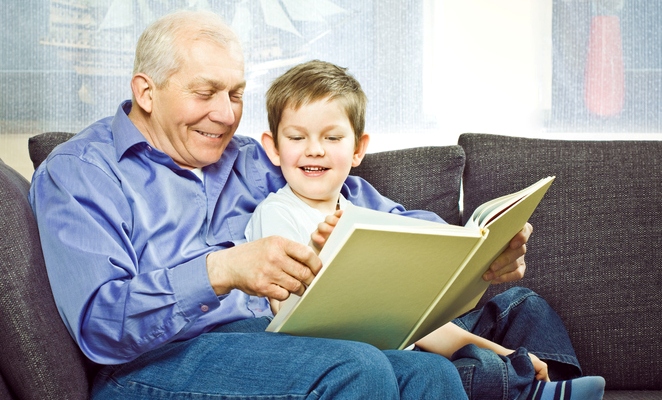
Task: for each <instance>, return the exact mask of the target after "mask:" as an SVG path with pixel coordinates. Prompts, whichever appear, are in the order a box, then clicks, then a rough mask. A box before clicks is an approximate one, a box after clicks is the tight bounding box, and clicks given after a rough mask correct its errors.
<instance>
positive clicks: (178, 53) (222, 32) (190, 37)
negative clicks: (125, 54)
mask: <svg viewBox="0 0 662 400" xmlns="http://www.w3.org/2000/svg"><path fill="white" fill-rule="evenodd" d="M195 40H208V41H211V42H213V43H216V44H218V45H219V46H221V47H223V48H225V49H228V50H230V51H234V52H236V53H237V56H238V57H243V56H242V51H241V44H240V42H239V38H238V37H237V35H236V34H235V33H234V32H233V31H232V29H231V28H230V27H229V26H228V25H227V24H226V22H225V21H224V20H223V18H222V17H221V16H220V15H218V14H216V13H214V12H211V11H176V12H174V13H171V14H167V15H165V16H163V17H161V18H159V19H158V20H156V21H154V22H153V23H152V24H150V25H149V26H148V27H147V28H146V29H145V31H144V32H143V33H142V35H140V38H139V39H138V43H137V45H136V58H135V60H134V63H133V74H134V75H135V74H136V73H143V74H145V75H147V76H149V77H150V78H151V79H152V81H154V84H155V85H156V86H158V87H163V86H164V85H166V84H167V82H168V79H169V78H170V76H172V74H174V73H176V72H177V71H178V70H179V69H180V68H181V66H182V63H183V62H184V61H185V60H184V59H183V52H182V50H183V49H184V48H185V45H186V43H187V42H190V41H195Z"/></svg>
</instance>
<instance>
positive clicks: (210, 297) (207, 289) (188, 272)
mask: <svg viewBox="0 0 662 400" xmlns="http://www.w3.org/2000/svg"><path fill="white" fill-rule="evenodd" d="M168 273H169V275H170V277H169V279H170V282H171V283H172V288H173V290H174V292H175V299H176V301H177V305H178V307H179V309H180V311H181V312H182V313H183V314H184V316H185V317H186V318H187V319H189V320H191V319H196V318H198V317H200V316H202V315H204V314H206V313H208V312H209V311H212V310H214V309H216V308H218V307H219V306H220V304H221V302H220V298H219V296H217V295H216V293H214V289H212V287H211V283H210V282H209V275H208V274H207V255H206V254H203V255H202V256H200V257H197V258H194V259H193V260H191V261H188V262H186V263H184V264H181V265H178V266H176V267H174V268H171V269H169V270H168Z"/></svg>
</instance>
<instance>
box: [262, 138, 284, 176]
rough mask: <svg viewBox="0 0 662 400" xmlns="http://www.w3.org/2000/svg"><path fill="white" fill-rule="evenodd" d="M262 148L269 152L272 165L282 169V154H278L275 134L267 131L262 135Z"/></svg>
mask: <svg viewBox="0 0 662 400" xmlns="http://www.w3.org/2000/svg"><path fill="white" fill-rule="evenodd" d="M262 147H264V151H266V152H267V156H269V159H270V160H271V163H272V164H273V165H275V166H277V167H280V154H279V153H278V148H276V143H275V142H274V137H273V133H271V132H269V131H267V132H264V133H263V134H262Z"/></svg>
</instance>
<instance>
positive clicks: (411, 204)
mask: <svg viewBox="0 0 662 400" xmlns="http://www.w3.org/2000/svg"><path fill="white" fill-rule="evenodd" d="M463 170H464V151H463V150H462V148H461V147H460V146H457V145H454V146H437V147H417V148H409V149H400V150H392V151H384V152H380V153H370V154H366V156H365V158H364V159H363V162H362V163H361V165H359V166H358V167H356V168H354V169H352V172H351V173H352V175H358V176H361V177H362V178H364V179H365V180H367V181H368V182H370V183H371V184H372V185H373V186H374V187H375V188H376V189H377V190H378V191H379V193H381V194H382V195H384V196H386V197H388V198H390V199H391V200H394V201H396V202H398V203H400V204H402V205H403V206H405V207H406V208H407V209H410V210H429V211H433V212H435V213H436V214H437V215H439V216H440V217H442V218H443V219H444V220H445V221H446V222H448V223H449V224H456V225H457V224H459V223H460V206H459V203H460V184H461V180H462V171H463Z"/></svg>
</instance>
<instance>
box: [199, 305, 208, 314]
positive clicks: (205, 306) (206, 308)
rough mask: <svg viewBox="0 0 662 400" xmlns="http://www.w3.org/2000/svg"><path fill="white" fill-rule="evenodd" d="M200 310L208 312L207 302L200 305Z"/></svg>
mask: <svg viewBox="0 0 662 400" xmlns="http://www.w3.org/2000/svg"><path fill="white" fill-rule="evenodd" d="M200 311H202V312H207V311H209V306H208V305H206V304H203V305H201V306H200Z"/></svg>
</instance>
